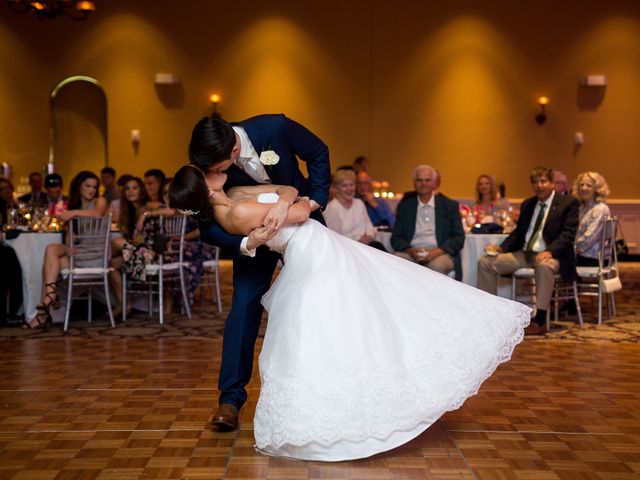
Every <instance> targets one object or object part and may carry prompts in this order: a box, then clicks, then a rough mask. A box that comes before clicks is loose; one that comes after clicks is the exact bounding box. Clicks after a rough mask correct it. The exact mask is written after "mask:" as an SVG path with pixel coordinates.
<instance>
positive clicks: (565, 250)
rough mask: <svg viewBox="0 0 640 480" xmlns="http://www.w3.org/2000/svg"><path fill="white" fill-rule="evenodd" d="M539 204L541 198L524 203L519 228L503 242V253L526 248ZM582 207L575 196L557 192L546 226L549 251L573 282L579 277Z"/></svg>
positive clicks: (543, 234) (544, 235) (546, 241)
mask: <svg viewBox="0 0 640 480" xmlns="http://www.w3.org/2000/svg"><path fill="white" fill-rule="evenodd" d="M536 203H538V197H531V198H527V199H526V200H525V201H524V202H522V206H521V207H520V217H519V218H518V223H517V224H516V228H515V229H514V230H513V231H512V232H511V234H510V235H509V236H508V237H507V238H505V239H504V241H503V242H502V244H501V245H500V246H501V247H502V251H503V252H516V251H518V250H522V249H523V248H524V247H525V244H524V239H525V237H526V235H527V230H528V229H529V224H530V223H531V221H532V220H533V212H534V210H535V208H536ZM579 210H580V204H579V203H578V201H577V200H576V199H575V198H573V197H572V196H563V195H558V194H557V193H556V194H555V195H554V197H553V201H552V202H551V208H550V210H549V214H548V215H547V221H546V222H545V224H544V228H543V229H542V238H543V239H544V243H545V244H546V245H547V251H549V252H551V255H552V256H553V258H555V259H557V260H558V261H559V262H560V275H562V278H563V279H564V280H565V281H569V282H570V281H573V280H574V279H575V277H576V256H575V253H574V250H573V244H574V242H575V239H576V231H577V229H578V217H579Z"/></svg>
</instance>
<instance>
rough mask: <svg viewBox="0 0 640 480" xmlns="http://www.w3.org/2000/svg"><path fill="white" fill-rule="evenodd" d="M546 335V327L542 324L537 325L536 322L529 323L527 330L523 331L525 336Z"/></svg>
mask: <svg viewBox="0 0 640 480" xmlns="http://www.w3.org/2000/svg"><path fill="white" fill-rule="evenodd" d="M545 333H547V326H546V325H544V324H542V325H538V324H537V323H536V322H531V323H530V324H529V326H528V327H527V328H525V329H524V334H525V335H544V334H545Z"/></svg>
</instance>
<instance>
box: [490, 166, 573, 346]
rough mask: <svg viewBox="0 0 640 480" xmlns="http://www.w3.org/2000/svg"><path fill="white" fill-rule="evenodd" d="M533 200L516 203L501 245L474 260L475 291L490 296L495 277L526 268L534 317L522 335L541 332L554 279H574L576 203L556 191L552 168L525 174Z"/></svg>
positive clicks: (495, 284) (493, 287) (543, 330)
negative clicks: (531, 279) (512, 226)
mask: <svg viewBox="0 0 640 480" xmlns="http://www.w3.org/2000/svg"><path fill="white" fill-rule="evenodd" d="M529 179H530V181H531V186H532V188H533V191H534V193H535V196H533V197H531V198H528V199H526V200H525V201H524V202H522V207H521V209H520V217H519V218H518V222H517V224H516V227H515V229H514V230H513V231H512V232H511V233H510V234H509V236H508V237H507V238H506V239H505V240H504V241H503V242H502V244H501V245H499V246H498V245H491V246H490V247H488V248H487V251H488V252H492V253H497V255H496V256H493V257H489V256H486V255H485V256H483V257H482V258H481V259H480V260H479V261H478V288H480V289H481V290H484V291H486V292H489V293H493V294H494V295H495V294H496V290H497V277H498V275H509V274H511V273H513V272H515V271H516V270H518V269H519V268H523V267H532V268H533V269H534V270H535V281H536V315H535V317H534V319H533V321H532V322H531V325H529V326H528V327H527V329H526V330H525V333H527V334H529V335H540V334H543V333H545V332H546V331H547V328H546V319H547V311H548V310H549V304H550V301H551V295H552V293H553V286H554V283H555V279H554V276H555V274H556V273H558V272H559V273H560V274H561V275H562V278H563V279H564V280H565V281H567V282H570V281H573V280H574V279H575V276H576V268H575V254H574V251H573V242H574V240H575V236H576V230H577V228H578V210H579V207H578V202H577V200H576V199H575V198H573V197H571V196H562V195H559V194H558V193H556V191H555V190H554V184H553V170H551V169H550V168H546V167H536V168H534V169H533V170H532V171H531V174H530V176H529Z"/></svg>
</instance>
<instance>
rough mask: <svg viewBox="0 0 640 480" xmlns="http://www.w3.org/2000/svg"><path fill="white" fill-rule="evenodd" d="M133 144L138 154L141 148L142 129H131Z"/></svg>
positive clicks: (134, 150)
mask: <svg viewBox="0 0 640 480" xmlns="http://www.w3.org/2000/svg"><path fill="white" fill-rule="evenodd" d="M131 146H132V147H133V153H135V154H136V155H137V154H138V150H139V148H140V130H131Z"/></svg>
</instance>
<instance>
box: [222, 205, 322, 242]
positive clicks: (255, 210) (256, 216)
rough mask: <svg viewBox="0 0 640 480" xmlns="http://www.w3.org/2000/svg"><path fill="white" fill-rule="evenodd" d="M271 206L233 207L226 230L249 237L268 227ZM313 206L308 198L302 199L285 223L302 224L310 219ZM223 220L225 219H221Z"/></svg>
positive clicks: (292, 207) (292, 208) (291, 208)
mask: <svg viewBox="0 0 640 480" xmlns="http://www.w3.org/2000/svg"><path fill="white" fill-rule="evenodd" d="M271 208H272V207H271V205H270V204H266V203H254V202H243V203H240V204H238V205H236V206H234V207H233V210H232V213H231V215H232V216H231V218H229V219H225V220H226V221H227V222H228V224H227V225H226V226H225V229H226V230H228V231H230V232H233V233H237V234H241V235H249V234H250V233H251V232H252V231H253V230H254V229H257V228H261V227H266V228H268V229H269V227H267V226H266V225H265V221H266V218H267V215H268V213H269V211H270V210H271ZM310 213H311V206H310V204H309V198H308V197H302V198H300V199H299V200H298V201H297V202H296V203H294V204H293V205H292V206H291V207H290V208H289V209H288V210H287V216H286V219H285V221H284V222H283V224H284V223H300V222H304V221H305V220H306V219H308V218H309V214H310ZM219 220H223V218H222V217H221V218H219ZM271 230H272V229H271Z"/></svg>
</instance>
